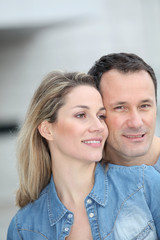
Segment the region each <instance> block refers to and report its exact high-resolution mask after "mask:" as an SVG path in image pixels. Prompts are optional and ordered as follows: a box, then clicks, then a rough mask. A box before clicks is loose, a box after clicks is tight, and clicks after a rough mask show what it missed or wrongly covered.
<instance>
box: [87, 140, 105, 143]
mask: <svg viewBox="0 0 160 240" xmlns="http://www.w3.org/2000/svg"><path fill="white" fill-rule="evenodd" d="M82 142H84V143H101V141H95V140H94V141H82Z"/></svg>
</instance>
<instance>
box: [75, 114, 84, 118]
mask: <svg viewBox="0 0 160 240" xmlns="http://www.w3.org/2000/svg"><path fill="white" fill-rule="evenodd" d="M85 117H86V115H85V113H78V114H76V118H85Z"/></svg>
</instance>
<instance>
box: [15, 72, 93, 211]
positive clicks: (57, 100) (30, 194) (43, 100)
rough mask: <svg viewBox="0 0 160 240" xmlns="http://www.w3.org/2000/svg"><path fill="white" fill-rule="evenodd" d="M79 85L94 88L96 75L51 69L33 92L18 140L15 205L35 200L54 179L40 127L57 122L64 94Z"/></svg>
mask: <svg viewBox="0 0 160 240" xmlns="http://www.w3.org/2000/svg"><path fill="white" fill-rule="evenodd" d="M79 85H90V86H93V87H95V83H94V80H93V78H92V77H91V76H89V75H87V74H83V73H78V72H74V73H65V72H51V73H50V74H48V75H47V76H46V77H45V78H44V80H43V81H42V83H41V84H40V86H39V87H38V89H37V90H36V92H35V94H34V95H33V98H32V100H31V103H30V106H29V109H28V111H27V114H26V118H25V121H24V124H23V127H22V128H21V130H20V133H19V136H18V142H17V158H18V173H19V182H20V185H19V189H18V191H17V195H16V204H17V205H18V206H19V207H24V206H25V205H26V204H28V203H30V202H33V201H35V200H36V199H37V198H38V197H39V194H40V192H41V191H42V190H43V188H44V187H45V186H46V185H47V184H48V183H49V180H50V178H51V156H50V151H49V147H48V144H47V141H46V140H45V139H44V138H43V137H42V136H41V135H40V133H39V131H38V126H39V125H40V123H41V122H43V121H44V120H47V121H48V122H50V123H53V122H56V120H57V113H58V110H59V109H60V108H61V107H62V106H63V105H64V103H65V96H66V95H67V94H68V93H69V92H70V90H71V89H72V88H74V87H77V86H79Z"/></svg>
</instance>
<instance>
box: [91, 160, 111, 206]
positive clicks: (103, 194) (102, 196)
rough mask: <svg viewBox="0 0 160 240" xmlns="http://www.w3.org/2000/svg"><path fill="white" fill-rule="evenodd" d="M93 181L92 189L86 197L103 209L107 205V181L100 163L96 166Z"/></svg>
mask: <svg viewBox="0 0 160 240" xmlns="http://www.w3.org/2000/svg"><path fill="white" fill-rule="evenodd" d="M94 181H95V182H94V186H93V189H92V191H91V192H90V193H89V195H88V196H90V197H91V198H92V199H93V200H94V201H96V202H97V203H98V204H100V205H102V206H103V207H104V206H105V205H106V203H107V192H108V180H107V174H106V170H105V166H102V165H101V164H100V163H98V164H97V166H96V170H95V180H94Z"/></svg>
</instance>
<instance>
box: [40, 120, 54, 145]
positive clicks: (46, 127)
mask: <svg viewBox="0 0 160 240" xmlns="http://www.w3.org/2000/svg"><path fill="white" fill-rule="evenodd" d="M38 130H39V133H40V134H41V136H42V137H44V138H45V139H46V140H53V127H52V123H49V122H48V121H47V120H45V121H43V122H41V123H40V125H39V126H38Z"/></svg>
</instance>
